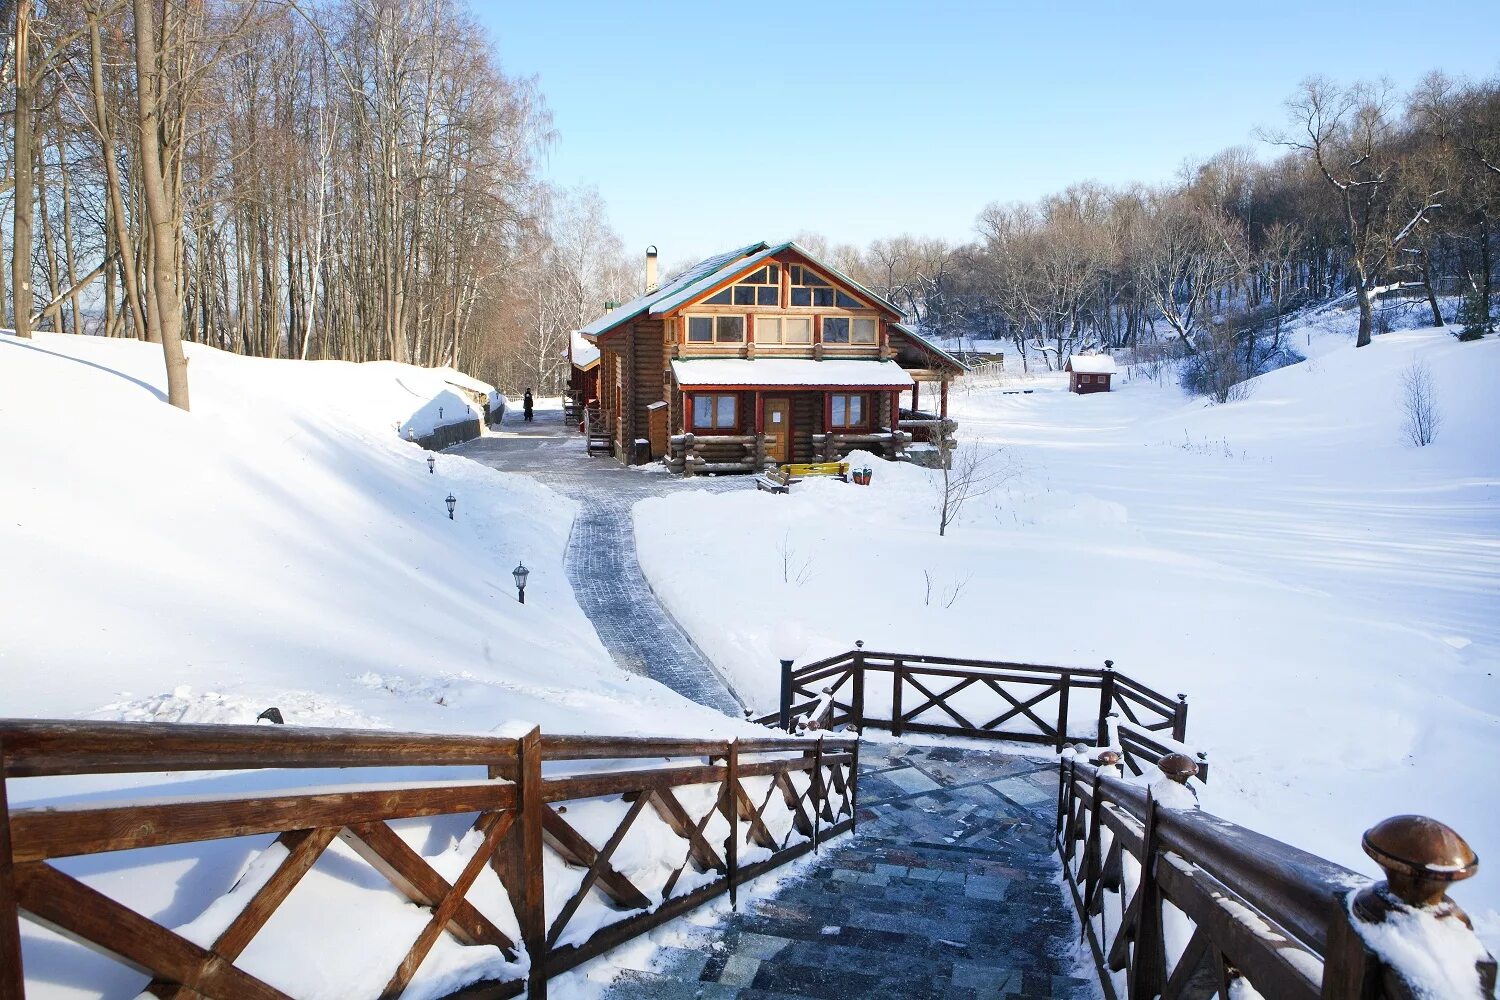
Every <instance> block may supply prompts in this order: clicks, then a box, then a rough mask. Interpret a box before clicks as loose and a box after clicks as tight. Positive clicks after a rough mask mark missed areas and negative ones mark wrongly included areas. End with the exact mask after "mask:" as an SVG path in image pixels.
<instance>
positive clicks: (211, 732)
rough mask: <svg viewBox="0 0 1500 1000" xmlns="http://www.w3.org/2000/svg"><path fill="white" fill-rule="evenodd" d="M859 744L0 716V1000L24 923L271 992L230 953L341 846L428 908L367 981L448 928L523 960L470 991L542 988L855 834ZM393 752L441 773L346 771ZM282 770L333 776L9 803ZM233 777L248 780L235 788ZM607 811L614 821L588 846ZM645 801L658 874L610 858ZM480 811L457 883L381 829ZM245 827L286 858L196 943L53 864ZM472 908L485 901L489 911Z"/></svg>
mask: <svg viewBox="0 0 1500 1000" xmlns="http://www.w3.org/2000/svg"><path fill="white" fill-rule="evenodd" d="M858 753H859V749H858V744H857V742H856V741H854V740H852V739H839V738H836V737H826V738H821V739H815V740H806V739H802V740H797V739H788V738H780V737H772V738H763V739H762V738H754V739H739V740H730V741H723V740H686V739H650V738H603V737H592V736H551V735H543V734H542V733H541V732H540V731H539V730H532V731H531V732H530V733H528V734H527V735H526V736H524V737H522V738H520V739H500V738H493V737H469V736H437V735H430V734H421V733H389V732H367V731H366V732H360V731H349V730H330V729H300V728H298V729H294V728H290V727H289V728H286V729H280V728H275V727H253V726H192V725H160V724H138V723H78V722H50V721H43V722H38V721H0V764H3V780H0V998H3V1000H20V998H22V997H24V996H25V995H26V986H25V979H24V974H23V962H22V955H21V948H20V930H19V928H20V922H21V919H22V918H25V919H27V920H31V921H36V922H39V923H42V924H44V925H46V926H48V927H50V928H51V929H53V930H55V931H59V932H61V933H62V934H63V935H65V936H67V937H69V938H72V939H73V940H75V941H78V942H80V943H82V944H84V945H86V946H88V947H90V948H92V949H94V950H98V951H103V952H104V953H106V954H108V955H110V956H112V957H114V958H116V959H117V960H119V961H120V962H121V963H123V964H125V965H128V966H131V967H134V968H136V969H139V970H143V971H144V972H145V973H146V974H147V975H149V976H150V977H152V979H151V982H150V984H149V986H148V988H149V989H150V990H151V991H152V992H155V993H157V994H158V995H159V996H183V995H201V996H206V997H235V998H240V997H248V998H277V1000H279V998H282V997H284V996H285V993H284V992H283V991H282V988H286V987H287V985H288V984H286V983H285V982H282V983H281V987H280V988H279V987H277V986H273V985H271V984H270V983H268V982H267V981H266V980H265V979H263V978H261V977H259V976H257V975H256V973H255V972H254V971H251V970H248V969H246V968H245V967H244V966H243V965H242V964H241V963H240V957H241V956H242V955H243V954H244V952H245V951H246V949H247V947H248V946H249V945H250V943H251V942H252V940H253V939H254V938H255V936H256V935H257V933H258V932H259V931H260V930H261V928H262V927H264V926H265V924H266V923H267V921H268V920H270V919H271V917H272V916H273V915H274V914H275V913H276V912H277V909H278V907H280V906H281V904H282V903H283V902H284V901H285V900H286V899H287V897H288V895H289V894H290V893H291V892H292V890H293V889H294V888H295V887H296V885H297V884H298V882H299V880H301V879H302V877H303V876H304V875H306V874H307V872H308V871H310V870H311V869H312V868H313V866H314V865H315V864H316V863H317V861H318V859H319V858H320V857H321V856H322V854H323V852H324V851H325V850H326V849H327V848H328V847H329V845H330V844H332V843H333V841H334V840H340V841H342V842H343V843H344V844H346V845H347V846H348V847H350V848H351V849H352V850H353V852H354V853H355V854H356V855H357V856H358V857H359V858H360V859H362V860H363V862H364V863H366V864H368V865H369V866H370V867H371V868H373V869H374V870H375V871H376V872H378V873H380V874H381V875H382V876H384V877H385V878H386V879H387V880H389V882H390V883H391V885H392V886H394V887H395V889H396V890H397V891H398V892H400V893H402V894H403V895H405V896H406V897H407V898H408V899H410V900H411V902H412V903H414V904H416V905H417V906H420V907H423V908H425V909H427V910H428V911H429V912H430V917H429V919H428V922H427V924H426V926H425V928H424V929H423V930H422V931H421V932H420V933H419V934H418V935H417V937H416V938H415V939H414V940H413V941H411V942H410V944H409V946H408V947H407V948H406V949H405V950H404V951H402V952H401V953H399V954H398V953H395V952H391V953H386V954H373V955H371V956H370V961H371V962H380V963H383V964H385V965H387V966H388V967H389V968H390V969H391V973H390V979H389V982H388V984H387V985H386V987H385V989H384V990H383V991H382V992H381V994H380V995H381V996H383V997H398V996H400V995H401V994H402V993H403V992H405V990H406V989H407V987H408V986H409V985H410V984H411V982H412V980H413V977H414V976H416V974H417V973H418V971H419V970H420V969H421V966H422V964H423V961H424V959H425V958H426V957H427V955H428V954H429V952H430V951H431V950H432V948H433V946H434V945H435V944H436V943H437V941H438V940H439V939H440V938H441V937H442V936H443V935H444V934H447V935H449V936H451V937H452V938H454V939H456V940H457V941H459V942H460V943H461V944H464V945H492V946H494V947H495V948H497V949H498V950H499V952H500V953H501V955H502V956H503V957H504V958H505V959H506V960H507V962H508V963H510V967H511V968H514V967H515V966H517V965H519V966H520V968H521V969H523V970H525V971H524V974H523V975H515V974H514V973H513V975H515V977H514V978H503V977H502V978H494V977H493V976H491V977H490V978H487V979H483V980H482V981H480V982H478V983H476V984H474V985H471V986H470V987H468V988H467V989H466V990H465V992H466V994H467V993H469V992H471V991H472V992H474V994H475V995H478V994H480V993H482V994H483V995H485V996H492V997H505V996H516V995H518V994H519V993H521V992H522V991H523V990H529V996H531V997H533V998H542V997H545V996H546V991H547V978H548V977H549V976H553V975H556V974H557V973H559V972H562V971H565V970H567V969H570V968H572V967H574V966H576V965H578V964H579V963H581V962H584V961H586V960H588V959H589V958H592V957H594V956H596V955H598V954H600V953H602V952H604V951H605V950H607V949H609V948H611V947H613V946H615V945H616V944H618V943H620V942H622V941H625V940H627V939H629V938H631V937H634V936H636V935H638V934H641V933H643V932H645V931H647V930H649V929H650V928H652V927H654V926H656V925H658V924H660V923H662V922H663V921H666V920H669V919H671V918H673V917H675V916H677V915H678V914H680V913H682V912H684V911H685V910H688V909H690V908H692V907H695V906H698V905H700V904H701V903H703V902H705V901H707V900H709V899H711V898H713V897H715V896H718V895H720V894H722V893H726V892H727V893H728V894H729V896H730V898H731V900H733V899H735V897H736V896H737V890H738V887H739V886H740V885H742V884H743V883H745V882H746V881H747V880H749V879H752V878H754V877H755V876H757V875H759V874H761V873H762V872H765V871H768V870H770V869H772V868H774V867H776V866H778V865H781V864H783V863H785V862H786V861H789V860H791V859H792V858H795V857H798V856H799V855H802V854H804V853H807V852H808V851H812V850H816V849H817V848H818V847H819V845H820V844H821V843H822V842H824V841H826V840H828V839H829V838H831V837H835V836H837V835H839V834H841V833H843V832H845V831H847V830H850V829H852V828H853V826H854V815H855V808H856V796H857V776H858ZM648 761H649V763H647V762H648ZM397 767H399V768H412V767H422V768H436V769H440V770H439V773H440V774H441V775H442V776H443V779H442V780H434V779H432V778H430V777H428V778H425V779H424V780H420V781H400V782H392V781H391V780H390V778H389V776H388V775H387V776H385V777H383V778H382V777H381V776H378V775H377V776H376V777H374V778H367V779H366V780H363V781H361V780H360V778H359V777H358V775H360V774H361V773H363V774H365V775H368V774H369V771H368V769H370V768H397ZM283 768H285V769H291V768H301V769H340V770H339V772H338V773H337V775H336V777H335V778H334V779H333V782H332V783H331V784H329V785H326V786H323V787H311V786H310V783H298V782H296V781H295V780H293V779H291V778H290V777H289V776H287V777H286V780H285V781H284V782H279V783H277V782H269V783H268V782H267V781H266V780H265V779H264V778H256V779H255V780H253V781H249V782H243V781H242V782H240V783H238V784H236V783H234V782H233V781H225V782H223V783H222V785H221V787H222V788H223V789H224V790H223V791H221V792H218V793H213V794H210V795H202V794H197V795H182V796H167V797H162V796H160V795H152V796H150V797H149V798H146V797H140V798H137V799H136V800H131V798H130V797H129V795H128V793H123V792H122V801H119V802H109V803H103V804H101V803H98V802H96V801H95V800H94V799H92V798H91V799H89V800H88V801H85V802H81V803H78V804H68V805H62V806H57V807H27V806H22V807H16V808H7V805H6V803H7V798H8V795H7V793H8V792H9V793H13V792H14V789H15V787H16V782H18V781H25V780H29V779H32V778H39V779H45V778H47V777H56V776H60V775H83V774H87V775H109V774H115V775H126V774H136V773H147V772H163V771H225V770H244V771H261V772H268V769H283ZM349 769H352V770H349ZM361 769H364V770H361ZM268 773H271V774H274V772H268ZM195 784H198V783H195ZM268 784H269V785H270V786H271V790H267V785H268ZM246 786H251V787H253V788H254V790H253V791H244V790H242V789H243V788H244V787H246ZM237 789H239V790H237ZM577 800H590V802H589V808H588V809H587V810H581V811H579V812H582V813H583V815H585V816H586V817H588V818H589V820H590V825H589V833H590V834H592V838H591V837H586V836H585V835H584V833H583V832H581V831H580V829H579V828H577V827H575V826H574V825H573V823H574V822H575V821H574V820H572V819H571V818H570V817H568V816H567V815H566V812H567V810H566V803H571V802H575V801H577ZM601 805H602V806H603V807H604V808H606V809H607V810H609V816H610V821H611V822H614V823H615V827H614V830H613V833H611V834H610V835H609V836H608V838H607V840H606V841H604V842H603V843H602V846H599V843H600V841H599V840H598V835H599V829H598V828H597V822H598V819H599V812H598V810H599V809H600V807H601ZM647 809H649V810H651V811H652V812H653V813H654V814H655V816H656V817H657V818H658V819H660V820H661V821H662V823H664V824H665V825H666V827H667V828H669V829H670V830H671V831H672V832H673V833H675V834H676V835H677V836H678V837H679V838H680V839H681V845H680V849H681V854H680V857H681V863H680V864H678V865H677V867H676V868H675V869H674V870H673V871H671V872H670V873H669V874H667V875H666V876H665V878H664V880H663V881H662V882H661V884H655V885H648V884H643V883H641V882H640V880H639V876H631V875H627V874H626V873H625V872H623V871H621V870H620V868H619V867H616V865H617V861H616V852H617V851H618V849H619V847H620V845H621V843H622V842H623V841H624V840H625V838H626V835H627V834H628V833H629V831H630V830H631V827H632V824H634V823H635V821H636V820H637V819H638V817H639V816H640V815H641V813H642V812H644V811H646V810H647ZM476 813H477V814H478V815H477V819H475V820H474V825H473V831H474V834H477V839H478V841H479V845H478V847H477V848H476V849H475V850H474V852H473V853H472V854H471V855H470V856H469V857H468V859H467V860H466V861H465V862H464V863H463V865H462V867H461V870H459V871H458V874H457V875H456V876H449V875H444V874H442V872H440V871H439V867H440V866H435V865H434V864H432V863H431V861H430V859H428V858H425V857H423V856H422V855H420V854H419V853H418V852H417V851H415V850H413V849H412V848H411V847H410V846H408V844H407V842H406V841H405V840H404V839H403V838H402V837H401V836H399V835H398V834H397V833H396V832H395V830H394V829H393V828H392V827H391V826H390V823H391V822H392V821H395V820H402V819H410V818H415V817H437V816H446V815H468V814H476ZM716 817H718V819H717V820H716ZM726 823H727V825H728V833H727V836H722V837H712V836H710V835H709V834H708V833H707V832H706V831H707V830H708V829H709V827H710V825H711V824H713V825H714V827H715V828H717V829H720V830H722V829H723V827H724V824H726ZM248 836H260V837H264V838H266V841H265V843H266V846H268V847H269V846H271V845H273V844H279V845H281V846H282V847H283V848H285V855H284V856H283V857H282V860H281V861H280V864H279V866H278V867H277V868H276V870H275V871H274V873H272V874H271V875H270V876H269V877H268V878H267V879H266V880H265V881H264V883H263V884H262V885H261V887H260V888H259V889H258V890H257V891H255V892H254V893H253V894H250V899H249V901H248V902H247V903H246V904H245V906H244V907H243V908H242V909H241V910H240V911H239V913H238V914H237V915H236V916H235V917H234V918H233V919H232V920H231V921H230V922H229V924H228V926H227V928H226V929H225V930H223V931H222V932H221V933H220V934H219V935H218V936H217V938H216V939H215V940H214V942H213V943H212V944H211V945H208V946H203V945H200V944H197V943H194V942H193V941H190V940H188V938H186V937H184V936H183V935H182V934H180V933H177V932H175V931H173V930H171V929H169V928H168V927H166V926H163V925H162V924H160V923H157V922H156V921H154V920H151V919H149V918H147V917H145V916H142V915H141V914H139V913H137V912H136V911H134V910H132V909H129V908H128V907H127V906H125V905H123V904H122V903H120V902H117V901H115V900H114V899H112V898H110V897H109V896H106V895H104V894H103V893H101V892H99V891H97V890H96V889H93V888H91V887H90V886H88V885H85V884H84V883H83V882H80V881H79V880H77V879H76V878H74V877H72V876H71V875H69V874H66V873H65V872H63V871H62V870H60V869H59V868H57V867H55V866H54V865H53V864H52V863H51V862H53V861H54V860H55V859H58V858H63V857H76V856H82V855H95V854H106V853H110V852H115V851H126V850H132V851H133V850H140V849H147V848H156V847H162V846H166V845H173V844H188V843H197V842H207V841H214V840H220V839H225V838H232V837H248ZM470 839H474V837H472V836H471V838H470ZM742 851H745V852H747V853H748V854H749V855H750V858H753V860H750V859H747V857H745V856H743V855H742V853H741V852H742ZM548 853H550V854H552V855H553V856H555V857H556V858H558V859H560V860H561V861H562V862H564V863H565V865H566V866H567V867H566V869H565V870H566V871H569V872H570V873H574V874H576V876H577V878H576V880H574V879H571V878H570V879H569V881H568V885H567V889H566V891H565V893H564V894H563V895H558V894H556V893H553V894H552V895H553V904H554V905H552V906H548V905H547V897H548V891H547V888H548V887H547V886H546V884H545V883H544V874H543V873H544V870H545V865H544V855H546V854H548ZM441 867H443V870H444V871H451V870H452V868H451V866H441ZM487 867H488V868H489V869H490V870H492V871H493V872H494V874H495V875H496V876H497V877H498V879H499V882H500V884H501V885H502V886H503V888H504V895H505V899H506V901H507V902H508V904H509V906H510V909H511V910H512V911H513V914H514V917H515V920H516V924H517V925H518V926H519V928H520V933H519V940H513V939H512V938H511V937H510V936H509V935H507V934H506V933H505V932H503V931H502V930H501V929H500V928H499V927H497V926H496V925H495V924H494V923H493V922H492V920H491V919H490V918H489V917H488V916H486V915H485V913H484V912H483V911H481V909H480V908H479V907H478V906H476V905H475V902H474V901H473V899H471V897H470V890H471V889H472V888H473V887H474V885H475V884H476V881H477V880H478V878H479V876H480V875H481V874H482V873H483V871H484V869H485V868H487ZM553 870H556V869H553ZM690 873H691V877H687V878H685V876H688V875H689V874H690ZM595 890H598V891H599V892H601V893H602V894H603V895H604V897H605V898H607V899H608V900H609V905H610V907H611V909H612V911H613V912H612V913H610V914H608V917H609V919H608V920H606V922H604V924H603V926H600V927H598V929H592V928H593V927H594V921H597V920H598V915H597V914H595V915H592V916H590V917H588V919H587V920H586V921H583V922H581V923H580V922H578V921H576V920H575V918H577V917H578V916H579V911H580V908H581V907H582V906H583V904H584V903H585V901H586V900H587V899H588V898H589V896H590V894H591V893H592V892H594V891H595ZM558 899H563V900H564V901H563V902H561V903H560V904H559V903H557V900H558ZM486 909H488V910H489V911H490V912H494V910H493V907H492V906H487V907H486ZM330 916H335V917H336V914H331V915H330ZM575 924H578V926H575ZM273 978H274V977H273Z"/></svg>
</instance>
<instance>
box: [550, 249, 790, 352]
mask: <svg viewBox="0 0 1500 1000" xmlns="http://www.w3.org/2000/svg"><path fill="white" fill-rule="evenodd" d="M765 247H766V245H765V244H764V243H751V244H750V245H749V246H743V247H740V248H739V249H738V250H731V251H729V252H728V253H721V254H715V255H714V256H712V257H707V258H704V259H703V260H700V261H699V262H698V263H696V264H694V265H693V266H692V267H690V268H688V269H687V270H686V271H683V272H682V273H681V274H679V275H678V276H677V277H675V278H673V279H672V280H671V281H669V282H667V283H666V284H664V285H662V286H661V287H660V288H658V289H657V290H656V291H654V292H647V293H646V294H645V295H642V296H641V297H640V298H638V299H634V300H632V301H630V302H627V303H625V304H624V305H623V306H620V307H619V308H617V309H611V310H610V311H609V312H607V313H605V314H604V315H603V316H600V317H599V318H598V319H596V320H594V321H593V322H592V323H590V324H589V325H588V326H585V327H584V328H583V329H581V330H579V331H578V332H579V333H581V334H583V335H584V336H586V337H594V336H598V335H599V334H601V333H604V332H605V331H606V330H609V329H612V328H614V327H616V326H619V325H620V324H621V323H623V322H625V321H626V320H628V319H634V318H635V317H637V316H639V315H640V314H641V313H643V312H645V311H646V310H647V309H649V308H651V305H652V304H653V303H655V302H659V301H660V300H662V299H664V298H666V297H667V296H669V295H674V294H676V293H677V292H678V291H680V290H681V289H682V288H684V287H686V286H687V285H691V284H694V283H696V282H698V281H699V280H700V279H702V278H704V277H706V276H708V275H710V274H718V273H719V272H720V271H723V270H725V269H726V268H728V267H729V266H730V265H732V264H734V263H735V262H736V261H738V260H741V259H742V258H744V257H747V256H749V255H750V254H752V253H756V252H757V251H760V250H764V249H765Z"/></svg>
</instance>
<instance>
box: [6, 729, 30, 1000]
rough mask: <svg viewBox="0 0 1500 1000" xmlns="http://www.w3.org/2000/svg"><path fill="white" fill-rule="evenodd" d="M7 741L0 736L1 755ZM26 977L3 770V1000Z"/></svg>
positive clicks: (14, 997) (17, 995)
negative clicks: (22, 964)
mask: <svg viewBox="0 0 1500 1000" xmlns="http://www.w3.org/2000/svg"><path fill="white" fill-rule="evenodd" d="M4 754H5V744H4V742H3V738H0V759H4ZM25 995H26V978H25V975H24V973H23V972H22V969H21V919H20V913H19V911H18V909H17V905H16V881H15V872H14V864H13V862H12V860H11V853H10V810H9V807H8V806H7V799H6V792H5V776H4V774H0V1000H22V998H23V997H25Z"/></svg>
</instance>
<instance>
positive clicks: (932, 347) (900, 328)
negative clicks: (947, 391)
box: [891, 323, 970, 372]
mask: <svg viewBox="0 0 1500 1000" xmlns="http://www.w3.org/2000/svg"><path fill="white" fill-rule="evenodd" d="M891 329H892V330H895V331H897V332H899V333H902V334H905V335H906V336H907V337H908V338H910V339H911V340H915V341H916V342H917V343H918V344H920V345H921V346H922V347H925V348H926V349H927V350H929V351H931V352H932V353H933V354H936V355H937V356H938V357H940V358H942V359H943V360H944V361H946V362H948V363H949V364H951V365H953V367H955V368H957V369H958V370H959V371H963V372H966V371H969V370H970V368H969V366H968V365H967V364H965V363H964V362H962V361H960V360H958V358H956V357H954V356H953V355H951V354H949V353H948V352H947V351H945V350H943V349H942V348H941V347H939V346H938V345H937V344H934V343H933V342H932V341H930V340H928V339H927V338H926V337H924V336H922V335H921V334H920V333H918V332H917V331H915V330H913V329H912V328H911V327H909V326H905V325H903V324H901V323H892V324H891Z"/></svg>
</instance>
